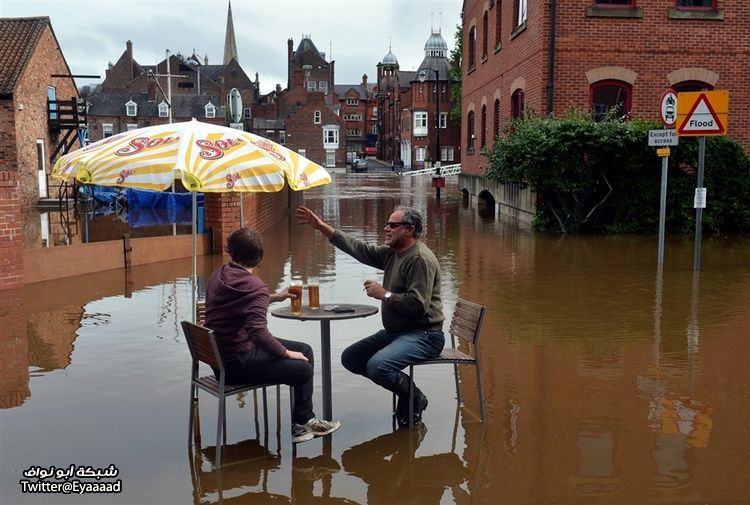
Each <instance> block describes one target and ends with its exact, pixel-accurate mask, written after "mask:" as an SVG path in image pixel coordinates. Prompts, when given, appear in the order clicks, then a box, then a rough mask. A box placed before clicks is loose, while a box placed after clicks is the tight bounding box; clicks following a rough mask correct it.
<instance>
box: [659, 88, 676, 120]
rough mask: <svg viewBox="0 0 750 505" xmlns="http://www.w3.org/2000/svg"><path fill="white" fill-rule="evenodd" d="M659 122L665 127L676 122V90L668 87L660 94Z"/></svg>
mask: <svg viewBox="0 0 750 505" xmlns="http://www.w3.org/2000/svg"><path fill="white" fill-rule="evenodd" d="M659 112H660V114H661V122H662V123H664V127H665V128H674V126H675V124H676V123H677V92H676V91H675V90H673V89H672V88H669V89H668V90H666V91H665V92H664V94H663V95H662V96H661V107H660V108H659Z"/></svg>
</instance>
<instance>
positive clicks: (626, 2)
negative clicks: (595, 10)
mask: <svg viewBox="0 0 750 505" xmlns="http://www.w3.org/2000/svg"><path fill="white" fill-rule="evenodd" d="M594 6H595V7H633V6H635V0H594Z"/></svg>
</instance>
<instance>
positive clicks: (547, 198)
mask: <svg viewBox="0 0 750 505" xmlns="http://www.w3.org/2000/svg"><path fill="white" fill-rule="evenodd" d="M654 129H661V126H660V125H659V124H657V123H653V122H648V121H643V120H639V119H632V120H629V121H621V120H619V119H617V118H612V117H609V118H607V119H605V120H604V121H600V122H594V121H592V120H591V119H590V117H589V116H588V114H584V113H579V112H575V111H574V112H571V113H570V114H568V115H567V116H566V117H562V118H551V117H539V116H529V117H526V118H523V119H518V120H515V121H513V122H512V124H511V125H510V127H509V128H508V130H507V131H506V132H505V136H504V137H502V138H500V139H498V140H497V141H496V142H495V144H494V146H493V149H492V151H491V152H490V154H489V161H490V168H489V170H488V172H487V177H489V178H490V179H494V180H497V181H498V182H502V183H505V182H514V183H519V184H521V185H522V186H527V187H530V188H531V189H532V190H533V191H534V192H535V193H536V194H537V199H538V200H537V216H536V218H535V219H534V226H535V227H536V228H537V229H539V230H548V231H562V232H600V233H655V232H656V231H657V229H658V220H659V193H660V184H661V158H659V157H657V156H656V152H655V148H653V147H649V146H648V131H649V130H654ZM697 167H698V141H697V139H695V138H687V137H681V138H680V145H679V146H675V147H672V153H671V155H670V158H669V166H668V184H667V215H666V228H667V231H668V232H669V233H679V234H685V233H690V232H691V231H692V230H693V228H694V225H695V209H693V195H694V192H695V186H696V173H697ZM704 186H705V187H706V188H707V207H706V209H704V212H703V228H704V230H706V231H709V232H710V231H713V232H720V231H747V230H750V207H749V206H748V202H750V159H748V157H747V155H746V154H745V152H744V151H743V150H742V148H741V146H740V145H739V144H737V143H736V142H735V141H733V140H731V139H729V138H727V137H708V138H707V142H706V160H705V177H704Z"/></svg>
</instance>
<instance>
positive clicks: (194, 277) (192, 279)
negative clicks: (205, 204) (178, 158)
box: [190, 191, 198, 323]
mask: <svg viewBox="0 0 750 505" xmlns="http://www.w3.org/2000/svg"><path fill="white" fill-rule="evenodd" d="M197 229H198V196H197V194H196V193H195V191H193V272H192V275H191V276H190V290H191V291H192V293H193V296H192V302H193V303H192V305H191V306H190V307H191V308H190V313H191V317H192V322H193V323H195V306H196V301H195V294H196V292H197V290H198V286H196V284H197V280H198V277H197V272H198V251H197V247H196V240H197V231H198V230H197Z"/></svg>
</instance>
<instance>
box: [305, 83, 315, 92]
mask: <svg viewBox="0 0 750 505" xmlns="http://www.w3.org/2000/svg"><path fill="white" fill-rule="evenodd" d="M315 85H316V82H315V81H307V91H315Z"/></svg>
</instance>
